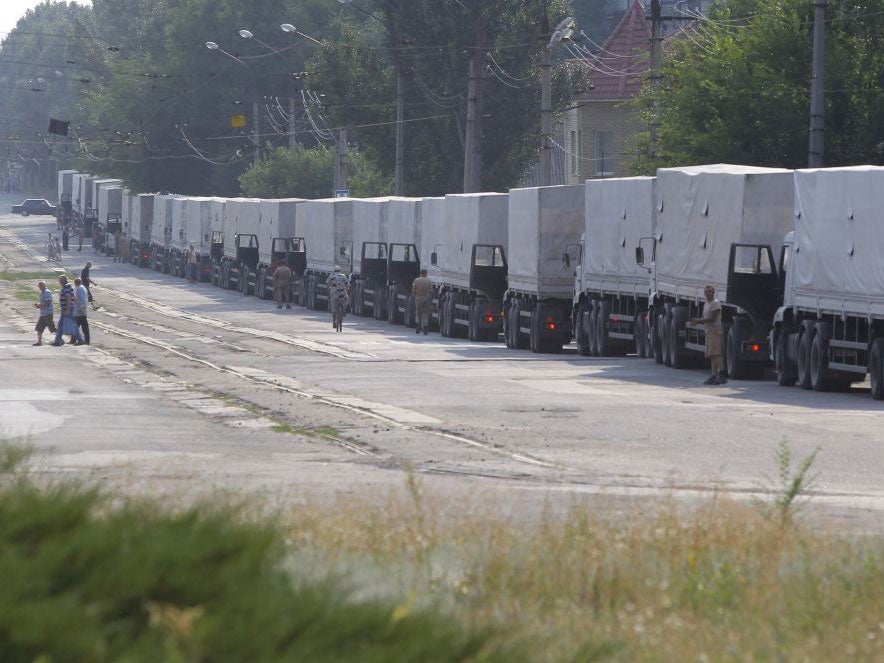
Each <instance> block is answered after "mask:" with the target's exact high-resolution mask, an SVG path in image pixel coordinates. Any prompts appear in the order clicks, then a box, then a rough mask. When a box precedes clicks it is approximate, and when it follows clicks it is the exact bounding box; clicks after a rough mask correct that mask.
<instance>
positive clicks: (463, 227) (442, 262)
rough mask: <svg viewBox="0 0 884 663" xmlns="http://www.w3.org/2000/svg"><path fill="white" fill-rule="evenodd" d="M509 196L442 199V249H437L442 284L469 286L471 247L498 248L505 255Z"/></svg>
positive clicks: (466, 195)
mask: <svg viewBox="0 0 884 663" xmlns="http://www.w3.org/2000/svg"><path fill="white" fill-rule="evenodd" d="M508 211H509V196H508V195H507V194H505V193H457V194H448V195H447V196H445V221H444V225H443V228H442V246H440V247H439V248H438V249H437V253H438V260H439V267H440V276H441V279H442V281H444V282H445V283H450V284H452V285H455V286H459V287H462V288H468V287H469V285H470V267H471V265H470V262H471V260H472V256H473V245H475V244H486V245H499V246H502V247H503V251H504V254H506V253H507V232H508V227H507V216H508Z"/></svg>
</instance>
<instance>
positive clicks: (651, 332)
mask: <svg viewBox="0 0 884 663" xmlns="http://www.w3.org/2000/svg"><path fill="white" fill-rule="evenodd" d="M652 315H653V316H654V318H653V319H654V324H653V325H651V316H652ZM662 318H663V316H662V315H660V314H659V313H658V314H656V315H655V314H654V311H653V309H652V310H651V311H650V312H649V313H648V319H647V324H648V338H650V339H651V346H650V348H649V350H650V353H651V355H652V356H653V357H654V363H655V364H662V363H663V337H662V333H663V331H662V329H661V328H660V325H661V324H662Z"/></svg>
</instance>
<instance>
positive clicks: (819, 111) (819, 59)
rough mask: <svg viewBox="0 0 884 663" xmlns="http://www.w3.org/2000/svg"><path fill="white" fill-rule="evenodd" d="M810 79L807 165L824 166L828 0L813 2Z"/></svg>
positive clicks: (811, 166)
mask: <svg viewBox="0 0 884 663" xmlns="http://www.w3.org/2000/svg"><path fill="white" fill-rule="evenodd" d="M811 76H812V78H811V79H810V140H809V145H808V155H807V167H808V168H822V167H823V150H824V147H825V145H824V143H825V141H824V139H825V135H826V134H825V122H824V120H825V113H826V97H825V81H826V0H815V1H814V3H813V66H812V73H811Z"/></svg>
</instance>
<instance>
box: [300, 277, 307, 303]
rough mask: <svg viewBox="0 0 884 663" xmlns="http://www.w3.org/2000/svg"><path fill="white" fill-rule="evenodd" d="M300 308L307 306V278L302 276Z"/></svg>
mask: <svg viewBox="0 0 884 663" xmlns="http://www.w3.org/2000/svg"><path fill="white" fill-rule="evenodd" d="M298 306H307V277H306V276H302V277H301V280H300V281H298Z"/></svg>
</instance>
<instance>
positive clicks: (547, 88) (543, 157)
mask: <svg viewBox="0 0 884 663" xmlns="http://www.w3.org/2000/svg"><path fill="white" fill-rule="evenodd" d="M548 9H549V8H548V5H547V0H541V9H540V11H541V16H540V38H541V41H542V43H541V61H540V134H541V135H540V145H541V152H540V185H541V186H549V185H550V184H552V144H551V143H550V138H551V135H550V134H552V77H551V73H550V69H551V68H552V64H551V63H550V53H549V50H550V43H549V42H550V34H549V11H548Z"/></svg>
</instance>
